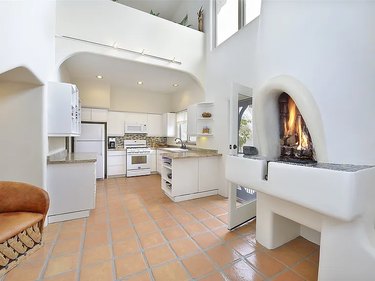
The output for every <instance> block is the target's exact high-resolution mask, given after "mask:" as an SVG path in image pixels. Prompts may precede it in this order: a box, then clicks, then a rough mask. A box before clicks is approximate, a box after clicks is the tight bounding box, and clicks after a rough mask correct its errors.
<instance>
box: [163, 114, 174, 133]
mask: <svg viewBox="0 0 375 281" xmlns="http://www.w3.org/2000/svg"><path fill="white" fill-rule="evenodd" d="M175 136H176V113H170V112H168V113H164V114H163V137H171V138H172V137H175Z"/></svg>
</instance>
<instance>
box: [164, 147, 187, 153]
mask: <svg viewBox="0 0 375 281" xmlns="http://www.w3.org/2000/svg"><path fill="white" fill-rule="evenodd" d="M163 150H166V151H171V152H186V151H189V149H185V148H178V147H167V148H163Z"/></svg>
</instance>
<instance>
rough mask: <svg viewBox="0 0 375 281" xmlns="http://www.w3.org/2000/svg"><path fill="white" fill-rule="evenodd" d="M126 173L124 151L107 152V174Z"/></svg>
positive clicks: (118, 174) (117, 174)
mask: <svg viewBox="0 0 375 281" xmlns="http://www.w3.org/2000/svg"><path fill="white" fill-rule="evenodd" d="M125 174H126V152H125V151H108V152H107V176H120V175H122V176H124V175H125Z"/></svg>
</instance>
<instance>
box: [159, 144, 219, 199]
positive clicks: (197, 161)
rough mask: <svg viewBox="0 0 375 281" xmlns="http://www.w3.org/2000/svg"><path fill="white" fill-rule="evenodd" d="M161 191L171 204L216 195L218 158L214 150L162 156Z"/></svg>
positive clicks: (182, 152)
mask: <svg viewBox="0 0 375 281" xmlns="http://www.w3.org/2000/svg"><path fill="white" fill-rule="evenodd" d="M161 156H162V167H161V188H162V189H163V191H164V192H165V194H166V195H167V196H168V197H169V198H170V199H171V200H172V201H174V202H179V201H184V200H190V199H195V198H200V197H205V196H210V195H215V194H217V193H218V189H219V182H218V177H217V176H214V175H217V174H218V173H219V172H220V171H219V161H220V157H221V154H219V153H217V151H215V150H191V151H190V150H189V151H179V152H167V153H162V154H161Z"/></svg>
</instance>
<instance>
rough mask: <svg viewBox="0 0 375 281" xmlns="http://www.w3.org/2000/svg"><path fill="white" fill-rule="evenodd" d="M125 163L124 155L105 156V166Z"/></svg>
mask: <svg viewBox="0 0 375 281" xmlns="http://www.w3.org/2000/svg"><path fill="white" fill-rule="evenodd" d="M125 164H126V156H121V155H120V156H108V157H107V166H117V165H123V166H125Z"/></svg>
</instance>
